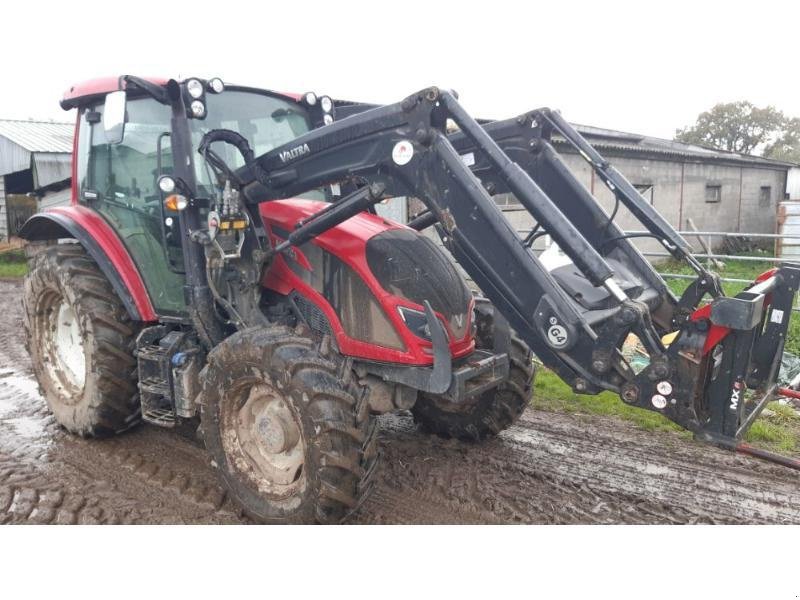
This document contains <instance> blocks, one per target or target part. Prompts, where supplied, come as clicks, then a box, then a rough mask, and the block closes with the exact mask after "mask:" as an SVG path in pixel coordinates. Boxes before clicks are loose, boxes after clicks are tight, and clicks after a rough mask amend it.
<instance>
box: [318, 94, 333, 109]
mask: <svg viewBox="0 0 800 600" xmlns="http://www.w3.org/2000/svg"><path fill="white" fill-rule="evenodd" d="M319 105H320V106H321V107H322V110H323V111H325V112H326V113H329V112H331V111H332V110H333V100H331V98H330V96H323V97H322V98H320V99H319Z"/></svg>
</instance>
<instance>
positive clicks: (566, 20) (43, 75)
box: [0, 0, 800, 138]
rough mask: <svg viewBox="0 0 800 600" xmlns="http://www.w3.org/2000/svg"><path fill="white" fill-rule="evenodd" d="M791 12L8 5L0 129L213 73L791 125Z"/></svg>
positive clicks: (648, 126)
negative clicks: (137, 84)
mask: <svg viewBox="0 0 800 600" xmlns="http://www.w3.org/2000/svg"><path fill="white" fill-rule="evenodd" d="M799 4H800V3H798V2H796V1H793V2H770V1H765V0H760V1H759V2H752V1H750V2H747V3H741V4H739V3H736V2H732V1H728V2H719V3H716V2H715V3H712V2H702V1H701V0H695V1H694V2H685V3H684V2H679V1H674V0H670V1H663V2H659V3H658V4H655V3H651V2H646V1H643V0H642V1H640V2H613V1H610V0H608V1H603V2H587V3H580V2H568V1H566V0H549V1H547V2H545V3H542V4H541V5H540V4H539V3H536V2H532V1H530V0H528V1H525V0H522V1H518V2H504V1H501V0H490V1H485V2H484V1H479V2H470V1H467V0H464V1H462V2H452V3H449V4H446V3H440V2H435V0H427V1H426V2H416V1H410V0H409V1H402V2H398V1H395V2H379V1H378V0H375V1H373V2H361V3H359V2H350V1H344V2H333V1H329V2H324V3H323V2H321V3H318V4H315V3H312V2H299V1H294V2H290V1H283V2H276V1H274V0H261V1H260V2H240V1H239V0H217V1H216V2H214V3H202V2H188V3H183V4H182V5H181V6H177V3H172V2H168V0H162V1H160V2H150V1H149V0H137V1H136V2H125V1H121V2H98V3H92V2H59V3H54V4H52V5H50V4H46V3H38V2H33V1H32V0H8V1H7V2H5V3H4V6H3V9H2V10H3V33H2V35H1V36H0V41H1V42H2V54H1V55H0V56H2V58H0V74H2V79H0V91H2V94H0V118H23V119H24V118H28V117H32V118H54V119H57V120H71V119H72V118H73V117H72V116H71V115H67V114H66V113H64V112H63V111H61V110H60V108H59V107H58V100H59V99H60V98H61V96H62V94H63V92H64V90H65V89H66V88H67V87H69V86H70V85H71V84H73V83H75V82H78V81H81V80H84V79H89V78H93V77H98V76H105V75H119V74H126V73H127V74H137V75H161V76H167V77H173V76H181V77H185V76H189V75H197V76H206V77H211V76H220V77H222V79H223V80H224V81H227V82H235V83H242V84H249V85H254V86H259V87H267V88H272V89H277V90H283V91H297V92H302V91H307V90H314V91H317V92H322V93H327V94H330V95H332V96H334V97H338V98H346V99H353V100H362V101H368V102H377V103H388V102H393V101H396V100H400V99H402V98H403V97H404V96H406V95H408V94H409V93H411V92H413V91H416V90H418V89H420V88H423V87H426V86H428V85H439V86H441V87H447V88H452V89H455V90H456V91H458V92H459V94H460V97H461V101H462V103H463V104H464V105H465V106H466V108H467V109H468V110H469V111H470V112H471V113H472V114H473V115H475V116H481V117H487V118H504V117H509V116H513V115H515V114H518V113H521V112H524V111H526V110H528V109H532V108H536V107H539V106H550V107H554V108H558V109H560V110H561V111H562V113H563V114H564V115H565V116H566V118H567V119H569V120H570V121H573V122H577V123H582V124H588V125H595V126H598V127H608V128H613V129H620V130H624V131H631V132H636V133H643V134H649V135H655V136H659V137H667V138H669V137H672V135H673V134H674V132H675V129H676V128H677V127H682V126H685V125H688V124H691V123H693V122H694V120H695V118H696V116H697V114H698V113H700V112H701V111H703V110H706V109H708V108H709V107H711V106H712V105H713V104H715V103H717V102H722V101H732V100H739V99H747V100H750V101H752V102H754V103H755V104H758V105H766V104H772V105H774V106H776V107H778V108H780V109H781V110H783V111H784V112H786V113H788V114H791V115H796V116H800V83H799V82H798V78H799V77H800V75H799V73H800V61H798V58H800V35H798V32H800V8H797V6H798V5H799Z"/></svg>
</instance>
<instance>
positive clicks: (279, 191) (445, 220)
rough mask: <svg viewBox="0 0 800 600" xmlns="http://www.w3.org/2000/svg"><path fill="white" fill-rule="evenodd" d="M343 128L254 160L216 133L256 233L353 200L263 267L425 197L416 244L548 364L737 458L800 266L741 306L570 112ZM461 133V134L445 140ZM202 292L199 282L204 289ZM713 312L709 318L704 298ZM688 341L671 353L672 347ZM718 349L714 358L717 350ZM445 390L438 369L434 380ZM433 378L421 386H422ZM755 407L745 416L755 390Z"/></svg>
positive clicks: (400, 108)
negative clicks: (671, 275) (619, 216)
mask: <svg viewBox="0 0 800 600" xmlns="http://www.w3.org/2000/svg"><path fill="white" fill-rule="evenodd" d="M339 112H340V114H339V115H338V116H339V117H341V116H342V115H345V118H340V120H337V121H335V122H334V123H332V124H330V125H328V126H325V127H321V128H318V129H315V130H313V131H311V132H309V133H307V134H305V135H302V136H300V137H298V138H296V139H295V140H293V141H292V142H291V143H290V144H287V145H284V146H281V147H279V148H275V149H273V150H271V151H269V152H267V153H265V154H263V155H261V156H259V157H253V154H252V152H251V151H250V150H249V148H247V147H246V143H245V144H241V143H237V141H236V140H231V139H230V138H228V139H226V137H225V133H226V132H222V131H220V132H218V133H219V134H220V135H219V136H215V135H214V133H215V132H211V134H210V136H208V139H207V140H206V142H207V143H211V142H213V141H226V142H229V143H234V144H235V145H238V146H239V147H240V150H242V152H243V154H245V157H246V159H247V166H245V167H243V168H242V169H240V170H239V171H237V172H236V179H237V180H238V183H239V185H240V187H241V189H242V191H243V195H244V199H245V203H246V205H247V207H248V210H249V211H250V212H251V216H252V219H251V221H252V222H254V223H258V222H259V221H258V208H257V207H258V204H259V203H262V202H263V201H264V200H265V199H278V198H287V197H292V196H296V195H298V194H301V193H303V192H306V191H308V190H310V189H314V188H318V187H321V186H323V185H327V184H331V183H340V184H343V189H345V190H346V191H349V192H352V193H349V194H347V195H345V196H344V197H343V198H342V199H340V200H338V201H336V202H334V203H333V204H332V205H330V206H328V207H327V208H326V209H325V210H324V211H322V212H321V213H319V215H315V216H313V217H311V218H309V219H307V220H306V221H305V222H303V223H301V224H299V226H298V228H297V229H296V230H295V231H294V232H293V234H292V236H291V239H290V240H289V242H288V243H287V244H282V245H281V247H279V248H276V249H272V250H270V249H269V244H268V243H267V241H266V239H265V238H264V237H263V236H264V233H263V230H262V231H258V234H259V237H260V241H259V244H260V246H261V248H262V249H263V251H262V252H260V253H259V256H260V259H261V264H262V265H264V264H266V263H267V262H268V261H269V258H270V256H271V255H272V254H274V253H275V252H281V251H284V250H286V249H287V248H288V247H289V246H290V245H292V244H300V243H303V242H305V241H307V240H308V239H311V238H313V237H314V236H316V235H319V234H320V233H321V232H323V231H326V230H327V229H329V228H331V227H333V226H335V225H337V224H339V223H341V222H343V221H344V220H346V219H348V218H350V217H351V216H353V215H354V214H355V213H356V212H358V211H360V210H365V209H368V208H370V207H371V206H372V205H374V204H375V203H377V202H379V201H380V200H381V199H383V198H385V197H387V196H411V197H416V198H419V199H420V200H421V201H422V202H423V203H424V205H425V206H426V208H427V210H426V211H424V212H423V213H421V214H420V215H417V216H416V218H414V219H412V221H411V222H410V225H411V226H412V227H414V228H415V229H420V230H421V229H424V228H426V227H429V226H432V225H433V226H435V227H436V228H437V231H438V233H439V235H440V236H441V239H442V241H443V243H444V245H445V246H446V247H447V248H448V249H449V251H450V252H451V253H452V255H453V256H454V257H455V258H456V260H457V261H458V262H459V263H460V265H461V266H462V267H463V268H464V269H465V270H466V272H467V273H468V274H469V275H470V276H471V277H472V278H473V280H474V281H475V283H477V285H478V286H479V287H480V289H481V290H482V292H483V293H484V294H485V295H486V296H487V297H488V298H489V299H490V300H491V301H492V303H493V304H494V305H495V307H496V308H497V309H498V311H499V312H500V313H501V314H502V315H503V316H504V317H505V319H507V321H508V322H509V324H510V325H511V326H512V327H513V328H514V329H515V330H516V331H517V332H518V333H519V335H520V336H521V337H522V339H524V340H525V342H526V343H527V344H528V345H529V346H530V348H531V349H532V350H533V351H534V353H535V354H536V355H537V356H538V358H539V359H540V360H541V361H542V363H544V364H545V365H546V366H548V367H549V368H551V369H552V370H553V371H555V372H556V373H557V374H558V375H559V376H560V377H561V378H562V379H563V380H565V381H566V382H568V383H569V384H570V385H571V386H572V387H573V389H574V390H575V391H576V392H578V393H583V394H596V393H599V392H600V391H603V390H611V391H613V392H616V393H618V394H619V395H620V396H621V397H622V399H623V401H625V402H626V403H628V404H630V405H633V406H637V407H640V408H643V409H648V410H654V411H657V412H659V413H661V414H663V415H664V416H666V417H667V418H669V419H670V420H672V421H674V422H676V423H678V424H680V425H682V426H683V427H685V428H687V429H689V430H691V431H693V432H694V433H695V434H696V436H697V437H699V438H701V439H703V440H705V441H710V442H713V443H717V444H720V445H723V446H729V447H735V446H736V445H737V444H738V443H739V440H741V438H742V436H743V435H744V433H745V432H746V431H747V429H748V428H749V426H750V425H751V424H752V423H753V421H754V420H755V418H756V417H757V416H758V414H759V412H760V411H761V410H762V409H763V407H764V406H765V405H766V403H767V402H769V401H770V400H771V399H773V398H774V397H775V395H776V394H777V390H778V388H777V384H776V378H777V374H778V369H779V366H780V360H781V355H782V351H783V345H784V341H785V337H786V332H787V328H788V323H789V316H790V314H791V308H792V304H793V301H794V296H795V293H796V292H797V290H798V286H799V285H800V267H798V266H795V265H785V266H782V267H780V268H778V269H776V270H774V271H773V272H769V273H767V274H765V276H764V277H763V278H762V280H761V281H759V282H757V283H756V284H755V285H754V286H752V287H751V288H750V289H748V290H747V291H744V292H742V293H740V294H738V295H737V296H736V297H733V298H731V297H726V296H724V294H723V293H722V290H721V286H720V283H719V279H718V277H717V276H716V275H715V274H713V273H711V272H708V271H707V270H706V269H705V268H704V267H703V266H702V265H701V264H700V263H699V262H698V261H697V260H695V259H694V258H693V257H692V256H691V254H690V252H691V248H690V246H689V245H688V244H687V242H686V241H685V240H684V239H683V238H681V236H680V235H679V234H678V233H677V232H676V231H675V230H674V229H673V228H672V227H671V226H670V225H669V223H668V222H667V221H665V220H664V219H663V217H661V216H660V215H659V213H658V212H656V210H655V209H654V208H653V207H652V206H651V205H650V204H648V203H647V202H646V201H645V200H644V199H643V198H642V197H641V196H640V195H639V193H638V192H637V191H636V190H635V188H634V187H633V186H632V185H631V184H630V182H628V181H627V180H626V179H625V178H624V177H623V176H622V175H621V174H620V173H619V171H617V170H616V169H615V168H614V167H612V166H611V165H610V164H609V163H608V162H607V161H606V160H605V159H604V158H603V157H602V156H601V155H600V154H599V153H598V152H597V151H596V150H595V149H594V148H593V147H592V146H591V145H590V144H589V143H588V142H587V141H586V140H585V139H584V138H583V137H581V135H580V134H579V133H578V132H577V131H576V130H575V129H574V128H573V127H572V126H571V125H569V124H568V123H567V122H566V121H565V120H564V119H563V118H562V117H561V115H560V114H559V113H557V112H554V111H551V110H549V109H539V110H534V111H531V112H529V113H526V114H523V115H521V116H519V117H517V118H514V119H509V120H506V121H495V122H489V123H484V124H480V123H478V122H477V121H476V120H474V119H473V118H472V117H470V116H469V115H468V114H467V113H466V111H465V110H464V109H463V108H462V107H461V105H460V104H459V103H458V101H457V98H456V95H455V94H454V93H452V92H449V91H444V90H440V89H437V88H428V89H425V90H422V91H421V92H419V93H417V94H414V95H412V96H409V97H408V98H406V99H405V100H403V101H402V102H400V103H397V104H391V105H387V106H380V107H372V106H366V105H363V106H359V105H348V106H342V107H341V108H340V109H339ZM451 121H452V122H454V123H455V125H456V126H457V128H458V131H457V132H456V133H451V134H448V133H447V131H448V124H450V122H451ZM554 135H558V136H561V137H562V138H563V139H564V140H566V142H567V143H569V144H570V145H571V146H572V147H573V148H574V149H575V150H576V151H577V152H578V153H579V154H580V155H581V156H583V158H584V159H586V160H587V161H588V163H589V164H590V165H591V168H592V169H594V171H595V173H596V174H597V176H598V177H599V179H600V180H602V181H603V182H604V183H605V184H606V185H607V186H608V188H609V189H610V190H611V191H612V192H613V194H614V197H615V202H616V206H615V209H614V211H613V213H612V214H611V215H610V216H609V215H608V214H607V213H606V212H605V211H604V210H603V209H602V207H601V206H600V205H599V204H598V202H597V201H596V200H595V198H594V197H593V196H592V194H591V193H590V192H589V191H588V190H587V189H586V188H585V187H584V186H583V185H582V184H581V183H580V182H579V181H578V180H577V179H576V178H575V177H574V176H573V175H572V174H571V173H570V171H569V169H568V168H567V167H566V165H565V164H564V162H563V161H562V160H561V158H560V157H559V155H558V154H557V153H556V151H555V150H554V148H553V145H552V137H553V136H554ZM500 193H511V194H513V195H514V196H515V197H516V199H517V200H518V202H519V203H520V204H521V205H522V206H523V207H524V208H525V209H526V210H527V211H528V212H529V213H530V214H531V215H532V216H533V218H534V219H535V221H536V226H535V228H534V230H533V231H532V232H531V234H530V235H528V236H527V237H526V238H525V239H521V238H520V237H519V235H518V234H517V232H516V231H515V230H514V229H513V228H512V226H511V225H510V224H509V222H508V221H507V220H506V219H505V217H504V216H503V214H502V212H501V210H500V209H499V208H498V206H497V204H496V203H495V202H494V200H493V199H492V196H493V195H495V194H500ZM620 205H624V206H625V207H626V208H627V209H628V210H629V211H630V212H631V213H632V214H633V215H634V216H635V217H636V218H637V219H638V220H639V221H641V223H642V225H643V226H644V227H645V228H646V229H647V230H648V231H649V232H650V233H649V234H648V235H650V236H651V237H653V238H655V239H657V240H658V241H659V242H660V243H661V244H663V246H664V247H665V248H666V249H667V250H668V251H669V253H670V254H671V255H672V256H673V257H674V258H676V259H679V260H682V261H685V262H687V263H688V264H689V265H691V267H692V268H693V269H694V270H695V272H696V273H697V278H696V280H695V281H694V282H693V283H692V284H691V285H690V287H689V288H688V289H687V291H686V292H685V293H684V294H683V296H682V297H681V298H676V297H675V296H674V295H673V294H672V293H671V292H670V290H669V289H668V288H667V286H666V284H665V283H664V281H663V280H662V279H661V277H660V276H659V275H658V273H657V272H656V271H655V270H654V269H653V268H652V266H651V265H650V264H649V263H648V262H647V260H646V259H645V258H644V257H643V256H642V255H641V254H640V253H639V251H638V250H637V249H636V248H635V247H634V246H633V245H632V244H631V242H630V241H629V239H628V237H626V236H625V235H624V234H623V232H622V231H621V230H620V229H619V228H618V227H617V226H616V224H615V223H614V216H615V215H616V213H617V209H618V208H619V206H620ZM545 233H546V234H547V235H549V236H551V237H552V239H553V240H554V241H555V242H556V243H557V244H558V246H559V247H560V248H561V249H562V250H563V252H564V253H565V254H566V255H567V256H568V257H569V258H570V260H571V261H572V263H573V265H574V268H570V269H568V270H567V272H562V273H560V274H556V273H555V271H554V272H550V271H548V270H547V269H546V268H545V266H544V265H543V264H542V263H541V262H540V261H539V260H538V259H537V258H536V256H534V254H533V252H532V250H531V246H532V243H533V241H534V240H535V238H536V237H537V236H538V235H542V234H545ZM198 280H199V281H200V282H201V283H202V277H200V278H198ZM706 296H709V297H710V303H709V304H707V305H706V306H704V307H703V308H702V309H698V306H699V304H700V302H701V301H702V300H703V298H704V297H706ZM675 331H677V332H678V333H677V336H676V337H675V339H674V341H672V342H671V343H670V344H669V345H668V346H665V344H664V343H662V340H661V338H662V336H664V335H665V334H667V333H670V332H675ZM631 333H633V334H635V335H636V336H637V337H638V338H639V340H640V341H641V343H642V345H643V346H644V347H645V349H646V350H647V352H648V354H649V357H650V363H649V365H648V366H647V367H646V368H644V369H643V370H641V371H640V372H638V373H637V372H634V370H633V369H632V368H631V366H630V364H629V363H628V362H627V361H626V360H625V358H624V357H623V355H622V353H621V350H620V349H621V346H622V344H623V342H624V341H625V340H626V338H627V337H628V336H629V334H631ZM717 339H718V340H719V343H715V344H714V345H713V347H709V346H708V344H709V340H717ZM427 371H428V376H429V377H431V378H435V375H436V371H437V369H436V364H435V365H434V368H433V369H428V370H427ZM420 376H422V375H420ZM746 390H755V391H756V392H757V397H754V398H749V401H748V402H745V391H746Z"/></svg>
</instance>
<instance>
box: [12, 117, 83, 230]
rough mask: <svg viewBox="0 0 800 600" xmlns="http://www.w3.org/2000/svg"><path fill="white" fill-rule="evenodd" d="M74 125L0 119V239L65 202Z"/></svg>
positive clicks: (70, 167) (70, 164) (69, 173)
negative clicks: (42, 210) (44, 209)
mask: <svg viewBox="0 0 800 600" xmlns="http://www.w3.org/2000/svg"><path fill="white" fill-rule="evenodd" d="M73 131H74V125H73V124H72V123H58V122H52V121H18V120H6V119H0V239H7V238H8V237H9V236H10V235H14V233H16V231H17V230H18V228H19V227H20V226H21V224H22V223H24V222H25V220H26V219H27V217H28V216H30V214H32V213H33V212H35V211H36V210H38V209H39V208H41V207H46V206H52V205H55V204H59V203H64V202H67V201H68V200H69V188H70V184H71V176H72V138H73Z"/></svg>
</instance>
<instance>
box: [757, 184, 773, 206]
mask: <svg viewBox="0 0 800 600" xmlns="http://www.w3.org/2000/svg"><path fill="white" fill-rule="evenodd" d="M771 203H772V187H771V186H768V185H762V186H761V189H759V190H758V205H759V206H769V205H770V204H771Z"/></svg>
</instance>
